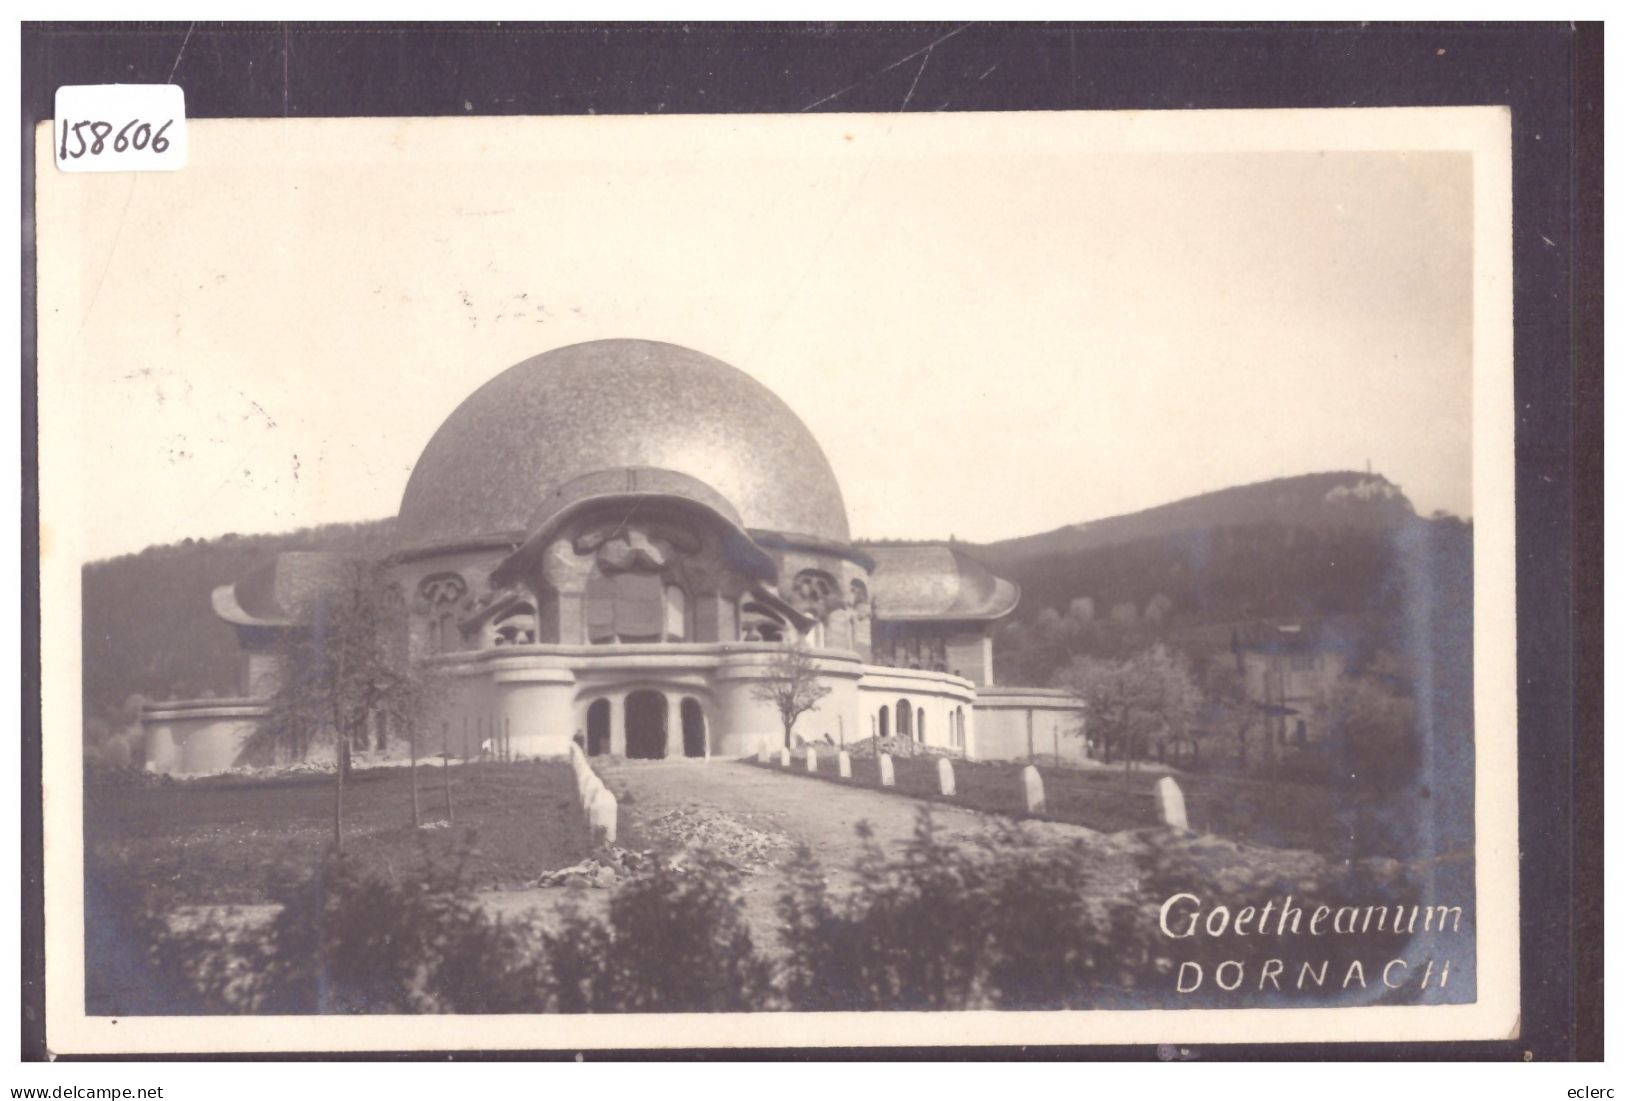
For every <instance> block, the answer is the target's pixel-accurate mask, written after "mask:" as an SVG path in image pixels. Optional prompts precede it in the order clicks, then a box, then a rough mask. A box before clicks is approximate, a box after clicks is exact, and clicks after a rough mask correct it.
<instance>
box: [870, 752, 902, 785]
mask: <svg viewBox="0 0 1625 1101" xmlns="http://www.w3.org/2000/svg"><path fill="white" fill-rule="evenodd" d="M875 760H877V761H879V762H880V786H881V787H883V788H890V787H896V786H897V770H896V769H894V768H892V763H891V754H890V753H882V754H880V755H879V756H877V757H876V758H875Z"/></svg>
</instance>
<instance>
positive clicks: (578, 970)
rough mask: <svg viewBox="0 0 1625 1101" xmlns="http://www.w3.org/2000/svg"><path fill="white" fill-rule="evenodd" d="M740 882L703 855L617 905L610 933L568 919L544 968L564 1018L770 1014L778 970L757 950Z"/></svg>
mask: <svg viewBox="0 0 1625 1101" xmlns="http://www.w3.org/2000/svg"><path fill="white" fill-rule="evenodd" d="M738 875H739V873H738V872H737V871H736V870H735V869H734V868H732V867H731V866H730V865H728V864H726V863H724V862H723V861H721V860H720V859H717V858H714V857H710V856H705V855H700V856H696V857H692V858H690V862H689V863H686V864H683V865H672V864H664V863H660V862H656V863H655V864H654V865H653V866H652V867H651V868H650V869H648V870H647V871H645V872H642V873H640V874H639V875H637V876H635V877H633V878H632V879H631V880H629V881H628V882H626V883H625V884H624V885H623V886H622V887H621V888H620V889H619V890H618V891H617V892H616V893H615V897H614V898H613V899H612V900H611V901H610V905H609V920H608V922H607V923H605V922H602V921H599V920H598V919H595V918H590V917H586V916H584V915H582V914H581V913H580V912H579V911H575V912H571V913H568V914H567V915H566V917H565V920H564V922H563V925H562V927H561V928H560V930H559V931H558V932H557V933H547V934H543V937H542V946H541V958H542V960H543V964H542V966H543V968H544V969H545V972H546V976H547V985H548V986H549V987H550V989H551V990H552V991H553V997H554V1002H555V1004H556V1006H557V1008H558V1009H559V1010H561V1011H562V1012H566V1013H580V1012H606V1011H607V1012H633V1013H681V1012H703V1013H720V1012H729V1011H748V1010H753V1009H765V1008H771V1007H772V1003H773V1002H774V1001H775V1000H776V997H775V990H774V985H773V970H772V966H771V964H770V963H769V962H768V961H767V959H766V958H765V957H763V956H762V955H761V954H760V953H759V952H758V951H757V950H756V947H755V945H754V943H753V942H752V939H751V934H750V928H749V926H748V925H747V924H746V923H745V920H744V917H743V914H742V912H741V910H742V907H741V903H740V900H739V896H738V893H737V887H738Z"/></svg>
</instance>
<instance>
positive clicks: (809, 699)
mask: <svg viewBox="0 0 1625 1101" xmlns="http://www.w3.org/2000/svg"><path fill="white" fill-rule="evenodd" d="M829 693H830V689H829V687H828V686H827V685H823V684H820V683H818V664H817V663H816V662H815V661H813V658H812V655H811V654H809V653H808V652H807V648H806V646H805V645H804V644H802V643H800V642H794V643H786V644H785V646H784V649H782V650H780V651H779V652H778V653H776V654H774V655H773V660H772V661H770V662H768V666H767V677H766V678H765V679H764V680H761V681H759V682H758V683H757V684H756V686H755V687H754V688H752V689H751V695H752V696H753V697H754V698H756V699H758V700H761V701H762V702H763V703H770V704H772V705H773V706H774V707H775V708H777V709H778V712H779V721H780V722H781V723H783V724H784V745H785V748H787V749H788V748H789V747H790V744H791V743H790V738H791V732H792V731H793V730H794V729H795V725H796V720H797V719H799V718H800V717H801V716H802V715H804V714H806V713H807V712H808V711H811V710H812V709H813V708H815V707H817V706H818V702H819V701H820V700H822V699H823V698H824V697H825V696H827V695H829Z"/></svg>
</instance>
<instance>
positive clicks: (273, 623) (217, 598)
mask: <svg viewBox="0 0 1625 1101" xmlns="http://www.w3.org/2000/svg"><path fill="white" fill-rule="evenodd" d="M209 603H210V604H212V605H213V606H214V614H215V615H217V616H219V617H220V618H221V619H223V620H225V621H226V622H227V623H230V624H231V625H232V626H234V627H292V626H293V622H292V621H291V620H288V619H266V618H264V617H263V616H257V615H255V614H254V613H252V612H250V611H249V610H248V609H246V608H244V607H243V606H242V603H241V602H240V601H238V599H237V588H236V586H234V585H221V586H219V587H218V588H216V589H215V590H214V591H213V592H211V593H210V594H209Z"/></svg>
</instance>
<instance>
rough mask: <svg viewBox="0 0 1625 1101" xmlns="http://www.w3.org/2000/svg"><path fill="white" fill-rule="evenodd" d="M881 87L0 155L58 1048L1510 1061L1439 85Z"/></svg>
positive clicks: (1503, 751)
mask: <svg viewBox="0 0 1625 1101" xmlns="http://www.w3.org/2000/svg"><path fill="white" fill-rule="evenodd" d="M946 49H947V47H946V45H944V44H941V43H937V42H930V43H922V48H921V49H920V50H918V51H916V52H915V53H914V54H913V55H911V56H909V57H906V58H904V59H903V60H902V61H900V62H898V64H897V69H898V74H896V75H898V78H899V79H900V80H901V81H902V83H903V85H904V86H905V89H906V95H907V96H908V97H913V96H915V95H919V94H921V90H920V89H921V81H922V78H923V76H924V74H925V73H927V72H928V70H929V67H930V65H931V64H932V62H933V56H934V54H935V52H936V51H938V50H943V51H946ZM939 60H940V59H939ZM989 75H991V73H990V74H989ZM911 81H912V82H913V83H912V86H909V85H910V82H911ZM831 92H832V94H833V95H836V96H838V95H839V93H840V89H838V88H835V89H831ZM909 102H910V99H909V98H905V100H904V109H903V110H895V111H890V112H875V111H850V112H849V111H844V110H842V109H841V103H840V101H839V99H838V98H837V99H836V100H835V101H834V102H833V103H829V104H823V105H820V109H819V110H817V111H814V112H806V113H801V114H757V115H692V114H690V115H672V116H667V117H660V116H653V115H642V116H638V115H618V116H611V115H582V114H576V115H569V116H563V117H541V116H520V117H493V116H489V115H486V116H481V115H479V114H476V113H474V110H473V105H472V104H471V105H470V111H469V114H468V115H467V117H409V118H385V117H351V118H309V117H307V118H298V117H288V118H246V117H245V118H192V119H183V120H182V123H183V126H182V128H181V129H183V130H184V142H185V145H184V163H181V164H177V165H175V166H172V167H169V168H167V169H166V170H162V171H156V170H155V171H111V170H108V171H99V170H85V169H84V168H83V167H82V166H77V167H76V166H74V165H72V164H69V163H68V162H69V161H71V160H72V159H73V158H74V155H75V152H76V148H77V147H76V146H75V144H74V143H75V142H76V141H77V142H80V143H81V144H83V145H84V154H83V155H84V156H85V157H87V158H90V157H93V156H94V154H93V153H92V152H91V145H90V144H89V143H86V142H83V141H82V138H89V139H91V140H92V141H94V140H96V131H95V128H94V127H93V126H92V127H90V128H88V129H85V130H83V131H82V132H76V131H74V130H73V129H72V126H71V125H69V126H68V127H67V128H66V129H64V127H63V125H62V123H61V122H60V121H58V122H56V123H54V124H53V123H52V122H44V123H42V124H41V125H40V126H39V128H38V129H37V131H36V134H35V143H34V144H35V154H34V155H35V174H36V175H35V186H36V188H37V213H36V221H37V234H38V252H37V264H38V287H39V289H38V296H39V298H38V301H39V307H38V317H39V335H38V339H39V444H38V446H39V456H40V461H39V513H40V562H39V564H40V599H41V622H40V629H41V643H40V652H41V655H42V659H43V663H42V674H43V682H42V689H41V691H42V724H43V733H44V738H43V746H42V751H43V767H44V774H45V787H46V799H45V807H44V830H45V850H46V858H45V886H44V889H45V914H46V944H47V951H46V969H47V988H48V991H49V997H48V1012H49V1015H50V1018H49V1019H50V1022H51V1025H50V1027H51V1029H52V1030H53V1032H54V1034H55V1035H56V1036H57V1037H58V1038H59V1042H60V1045H61V1047H60V1050H64V1051H75V1052H80V1053H86V1054H92V1053H99V1052H100V1053H136V1052H148V1053H163V1052H175V1051H183V1050H184V1051H193V1052H211V1051H214V1052H277V1051H309V1050H321V1051H328V1052H343V1051H375V1050H385V1049H388V1050H402V1051H411V1050H415V1049H423V1050H446V1051H482V1050H521V1049H525V1048H529V1047H547V1048H570V1047H592V1048H608V1049H613V1048H640V1049H651V1048H654V1049H658V1048H667V1047H670V1048H684V1047H695V1046H706V1047H723V1048H735V1047H737V1048H740V1049H746V1048H752V1047H757V1048H782V1047H785V1046H786V1045H790V1046H798V1045H802V1044H807V1045H813V1046H820V1045H824V1046H828V1045H838V1046H852V1047H862V1046H864V1045H866V1044H875V1043H884V1044H888V1045H919V1046H937V1045H947V1046H952V1045H967V1044H974V1045H992V1046H996V1045H1016V1044H1095V1043H1147V1042H1150V1043H1169V1042H1173V1043H1186V1042H1208V1043H1225V1042H1230V1043H1235V1042H1248V1043H1257V1042H1300V1043H1313V1042H1320V1041H1333V1040H1337V1041H1401V1040H1403V1041H1422V1040H1439V1041H1468V1040H1473V1041H1478V1040H1501V1039H1506V1038H1509V1037H1515V1036H1516V1035H1517V1031H1518V1028H1519V1011H1520V959H1519V932H1518V927H1519V905H1520V898H1519V888H1518V863H1517V853H1518V846H1519V834H1518V806H1519V787H1518V756H1517V721H1516V716H1517V685H1518V677H1517V674H1516V650H1515V647H1516V645H1517V638H1518V632H1517V627H1516V622H1515V616H1514V611H1513V609H1514V582H1513V579H1514V565H1515V556H1514V550H1515V546H1514V523H1513V484H1514V456H1513V416H1514V409H1513V374H1512V350H1513V313H1512V292H1513V283H1512V159H1511V142H1512V129H1511V128H1512V120H1511V117H1510V115H1509V113H1508V111H1507V110H1506V109H1505V108H1501V107H1494V106H1478V107H1473V106H1466V107H1418V108H1362V107H1351V108H1341V109H1313V110H1311V109H1299V110H1220V111H1187V110H1163V111H975V112H963V113H955V112H951V111H949V112H939V113H916V112H914V111H911V110H909V109H908V107H909ZM132 132H133V131H132ZM171 134H174V135H175V136H177V137H178V136H179V135H178V132H176V131H172V132H171ZM109 141H111V139H110V138H109ZM151 148H155V147H151Z"/></svg>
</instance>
